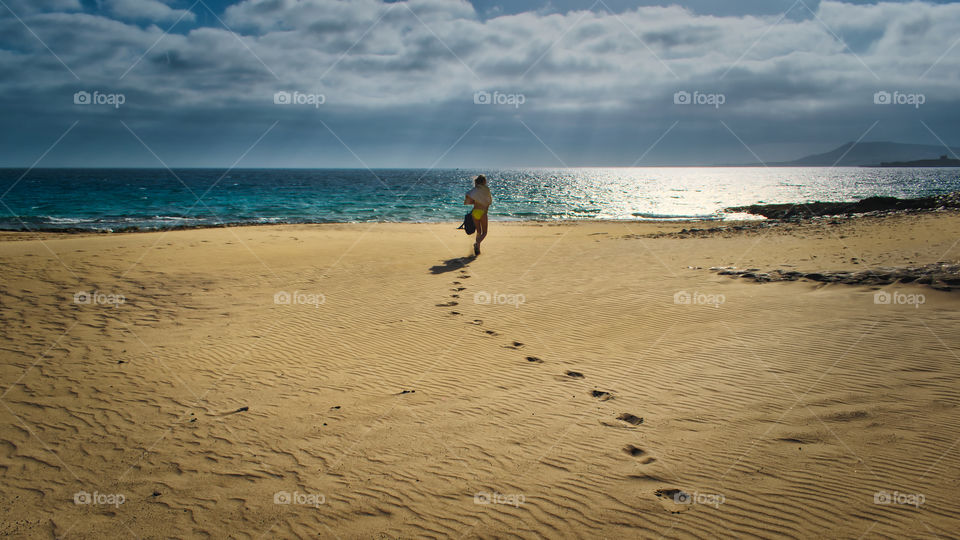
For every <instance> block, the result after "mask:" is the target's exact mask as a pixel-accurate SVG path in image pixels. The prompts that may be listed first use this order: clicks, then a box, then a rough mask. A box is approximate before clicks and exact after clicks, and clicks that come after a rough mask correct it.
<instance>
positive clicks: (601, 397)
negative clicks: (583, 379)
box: [590, 390, 613, 401]
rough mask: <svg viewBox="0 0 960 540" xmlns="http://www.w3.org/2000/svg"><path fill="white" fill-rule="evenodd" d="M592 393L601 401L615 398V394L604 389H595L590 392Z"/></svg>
mask: <svg viewBox="0 0 960 540" xmlns="http://www.w3.org/2000/svg"><path fill="white" fill-rule="evenodd" d="M590 395H591V396H593V397H595V398H597V399H599V400H600V401H608V400H611V399H613V394H611V393H610V392H604V391H603V390H594V391H593V392H590Z"/></svg>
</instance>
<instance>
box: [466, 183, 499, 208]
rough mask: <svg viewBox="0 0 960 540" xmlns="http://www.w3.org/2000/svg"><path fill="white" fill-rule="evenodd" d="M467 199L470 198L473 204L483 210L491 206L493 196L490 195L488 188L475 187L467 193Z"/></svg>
mask: <svg viewBox="0 0 960 540" xmlns="http://www.w3.org/2000/svg"><path fill="white" fill-rule="evenodd" d="M467 197H470V198H471V199H473V201H474V202H475V203H477V204H479V205H480V206H483V207H484V208H486V207H489V206H490V205H491V204H493V194H491V193H490V188H488V187H487V186H482V185H481V186H475V187H474V188H473V189H471V190H470V191H468V192H467Z"/></svg>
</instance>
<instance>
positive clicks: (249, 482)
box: [0, 212, 960, 539]
mask: <svg viewBox="0 0 960 540" xmlns="http://www.w3.org/2000/svg"><path fill="white" fill-rule="evenodd" d="M721 225H725V226H729V225H730V224H729V223H725V224H720V223H707V224H702V223H701V224H695V225H691V224H690V223H656V224H653V223H627V222H584V223H558V224H548V223H496V222H495V223H493V224H492V227H491V232H490V236H489V237H488V239H487V241H486V243H485V244H484V253H483V254H482V255H481V256H480V257H478V258H476V259H475V260H474V259H470V258H465V257H466V256H467V255H468V254H469V253H470V245H471V244H470V239H469V238H468V237H466V236H465V235H464V234H463V233H462V232H461V231H457V230H455V226H456V225H455V224H382V223H381V224H344V225H302V226H298V225H284V226H261V227H235V228H219V229H198V230H184V231H169V232H153V233H136V234H75V235H65V234H18V233H4V234H2V235H0V265H2V270H3V279H2V280H0V310H2V313H3V321H4V330H3V333H2V346H0V358H2V362H0V379H2V381H3V384H2V390H0V392H2V394H0V416H2V424H0V443H2V444H0V449H2V451H0V472H2V475H3V483H2V484H3V485H2V487H0V504H2V506H3V507H4V512H3V518H2V522H0V533H2V534H3V535H7V536H11V537H22V538H54V537H56V538H124V537H137V538H170V537H181V538H187V537H191V538H203V537H207V538H294V537H301V538H303V537H313V538H343V539H346V538H495V537H496V538H506V537H518V538H577V537H593V538H714V537H737V538H747V537H763V538H892V537H897V538H935V537H941V538H945V537H952V536H955V535H956V534H957V533H956V531H957V530H958V529H960V500H958V497H957V493H958V484H960V420H958V408H957V406H958V403H960V393H958V388H960V357H958V354H960V334H958V333H957V327H958V322H960V312H958V307H960V293H958V292H956V291H946V290H938V289H936V288H933V287H931V286H928V285H923V284H914V283H910V284H906V283H894V284H891V285H887V286H882V287H880V286H869V285H845V284H823V283H818V282H815V281H811V280H807V279H800V280H798V281H793V282H776V283H757V282H754V281H751V280H747V279H743V278H737V277H731V276H727V275H720V274H718V273H717V272H716V271H711V270H710V269H711V268H712V267H727V266H734V267H737V268H743V269H753V268H756V269H759V270H760V271H769V270H774V269H781V270H787V269H789V270H796V271H798V272H823V271H838V270H851V271H853V270H858V271H859V270H865V269H871V268H880V267H904V266H914V265H925V264H930V263H936V262H941V261H942V262H947V263H950V264H956V263H957V262H958V261H960V247H958V244H957V242H958V241H957V236H956V233H957V231H958V230H960V214H958V213H956V212H934V213H919V214H903V215H892V216H887V217H864V218H858V219H852V220H843V221H837V222H835V223H834V222H832V221H831V220H829V219H825V220H816V221H808V222H805V223H803V224H801V225H795V226H791V227H790V228H789V229H786V228H778V227H767V228H752V229H751V228H748V229H744V230H735V229H729V228H728V229H725V230H724V231H723V232H719V233H705V234H698V235H690V234H687V233H685V234H674V233H678V232H679V231H681V230H682V229H689V228H690V227H691V226H694V227H698V228H712V227H717V226H721ZM877 293H882V294H886V295H889V296H886V297H884V296H882V295H881V296H877ZM884 299H886V302H884Z"/></svg>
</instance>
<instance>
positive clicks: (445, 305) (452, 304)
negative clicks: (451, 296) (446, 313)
mask: <svg viewBox="0 0 960 540" xmlns="http://www.w3.org/2000/svg"><path fill="white" fill-rule="evenodd" d="M458 304H459V302H454V301H453V300H451V301H449V302H447V303H445V304H437V307H453V306H456V305H458Z"/></svg>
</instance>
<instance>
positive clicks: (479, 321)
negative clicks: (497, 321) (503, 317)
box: [467, 319, 483, 326]
mask: <svg viewBox="0 0 960 540" xmlns="http://www.w3.org/2000/svg"><path fill="white" fill-rule="evenodd" d="M467 324H475V325H477V326H480V325H481V324H483V319H474V320H472V321H470V322H468V323H467Z"/></svg>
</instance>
